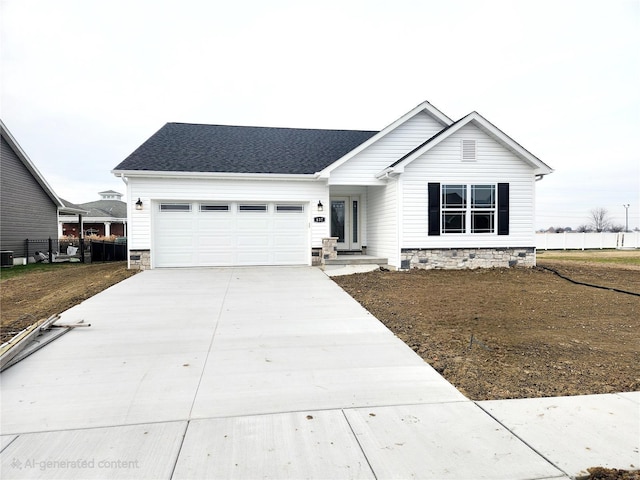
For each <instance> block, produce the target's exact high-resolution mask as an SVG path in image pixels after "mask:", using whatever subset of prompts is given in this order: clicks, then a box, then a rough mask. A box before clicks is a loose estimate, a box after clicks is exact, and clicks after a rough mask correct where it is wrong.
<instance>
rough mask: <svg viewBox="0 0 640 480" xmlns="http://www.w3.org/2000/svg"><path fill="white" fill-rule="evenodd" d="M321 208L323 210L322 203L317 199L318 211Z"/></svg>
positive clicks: (320, 210)
mask: <svg viewBox="0 0 640 480" xmlns="http://www.w3.org/2000/svg"><path fill="white" fill-rule="evenodd" d="M323 210H324V205H322V202H321V201H320V200H318V211H319V212H322V211H323Z"/></svg>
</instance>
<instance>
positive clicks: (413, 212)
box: [402, 125, 535, 248]
mask: <svg viewBox="0 0 640 480" xmlns="http://www.w3.org/2000/svg"><path fill="white" fill-rule="evenodd" d="M462 139H467V140H468V139H473V140H476V161H475V162H469V161H463V160H462V158H461V154H460V150H461V140H462ZM402 177H403V209H402V224H403V227H404V231H403V238H402V240H403V243H402V248H464V247H469V248H478V247H530V246H534V244H535V241H534V223H533V222H534V188H535V185H534V184H535V176H534V173H533V170H532V168H531V167H530V166H528V165H527V164H526V163H525V162H523V161H522V160H521V159H520V158H519V157H517V156H516V155H515V154H514V153H513V152H512V151H510V150H508V149H507V148H505V147H503V146H502V145H501V144H499V143H498V142H496V141H495V140H494V139H493V138H491V137H490V136H489V135H487V134H486V133H484V132H483V131H482V130H480V129H479V128H477V127H475V126H473V125H466V126H464V127H463V128H461V129H460V131H458V132H456V133H455V134H453V135H452V136H451V137H450V138H447V139H446V140H444V141H443V142H442V143H440V144H439V145H437V146H436V147H434V148H433V149H431V150H429V151H428V152H427V153H426V154H424V155H422V156H421V157H420V158H417V159H416V160H414V161H413V162H411V163H410V164H408V165H407V167H406V169H405V171H404V173H403V174H402ZM428 182H438V183H440V184H441V185H445V184H451V185H455V184H497V183H499V182H505V183H509V185H510V193H509V196H510V202H509V211H510V214H509V219H510V222H509V225H510V227H509V235H497V234H482V235H465V234H459V235H457V234H446V235H440V236H427V233H428V217H427V214H428V198H427V184H428Z"/></svg>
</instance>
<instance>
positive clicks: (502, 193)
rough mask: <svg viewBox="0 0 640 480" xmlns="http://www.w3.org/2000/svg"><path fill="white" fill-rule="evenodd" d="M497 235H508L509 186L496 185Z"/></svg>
mask: <svg viewBox="0 0 640 480" xmlns="http://www.w3.org/2000/svg"><path fill="white" fill-rule="evenodd" d="M498 235H509V184H508V183H499V184H498Z"/></svg>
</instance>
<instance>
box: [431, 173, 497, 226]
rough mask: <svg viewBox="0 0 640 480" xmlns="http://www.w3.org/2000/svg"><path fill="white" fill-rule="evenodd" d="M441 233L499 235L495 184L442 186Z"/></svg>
mask: <svg viewBox="0 0 640 480" xmlns="http://www.w3.org/2000/svg"><path fill="white" fill-rule="evenodd" d="M441 192H442V193H441V194H442V197H441V211H442V224H441V225H442V233H444V234H447V233H496V185H495V184H477V185H476V184H443V185H442V191H441Z"/></svg>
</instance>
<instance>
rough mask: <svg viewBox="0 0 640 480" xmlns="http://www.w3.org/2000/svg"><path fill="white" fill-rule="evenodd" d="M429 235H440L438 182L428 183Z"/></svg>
mask: <svg viewBox="0 0 640 480" xmlns="http://www.w3.org/2000/svg"><path fill="white" fill-rule="evenodd" d="M428 192H429V235H440V184H439V183H429V188H428Z"/></svg>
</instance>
